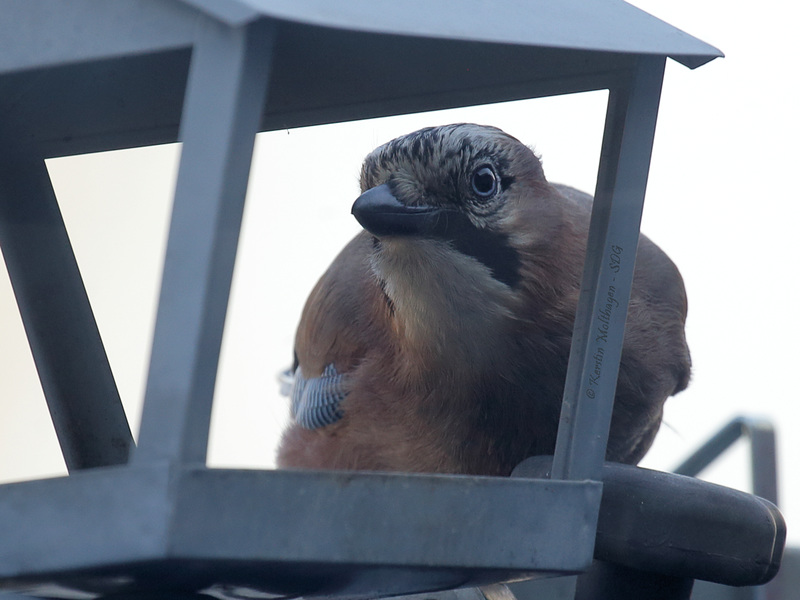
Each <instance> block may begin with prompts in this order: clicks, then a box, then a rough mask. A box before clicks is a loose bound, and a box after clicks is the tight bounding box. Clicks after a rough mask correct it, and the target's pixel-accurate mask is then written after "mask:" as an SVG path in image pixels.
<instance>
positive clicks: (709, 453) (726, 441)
mask: <svg viewBox="0 0 800 600" xmlns="http://www.w3.org/2000/svg"><path fill="white" fill-rule="evenodd" d="M743 437H744V438H748V440H749V442H750V472H751V475H752V485H753V493H754V494H755V495H756V496H760V497H761V498H764V499H766V500H769V501H770V502H772V503H773V504H776V505H777V504H778V459H777V450H776V443H775V428H774V427H773V425H772V423H770V422H769V421H766V420H764V419H759V418H753V417H744V416H742V417H737V418H735V419H733V420H732V421H731V422H730V423H728V424H727V425H725V426H724V427H723V428H722V429H720V430H719V431H718V432H717V433H716V434H714V435H713V436H712V437H711V439H709V440H708V441H707V442H706V443H705V444H703V445H702V446H701V447H700V448H698V449H697V450H695V451H694V452H693V453H692V455H691V456H689V457H688V458H686V459H685V460H684V461H683V462H682V463H681V464H680V465H678V466H677V467H676V468H675V469H674V472H675V473H679V474H681V475H689V476H690V477H695V476H697V475H699V474H700V473H701V472H702V471H703V469H705V468H706V467H707V466H709V465H710V464H711V463H712V462H714V461H715V460H716V459H717V458H719V456H720V455H722V454H723V453H724V452H725V451H726V450H727V449H728V448H730V447H731V446H732V445H733V444H734V442H736V441H737V440H739V439H741V438H743Z"/></svg>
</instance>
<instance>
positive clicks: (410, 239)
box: [278, 124, 690, 476]
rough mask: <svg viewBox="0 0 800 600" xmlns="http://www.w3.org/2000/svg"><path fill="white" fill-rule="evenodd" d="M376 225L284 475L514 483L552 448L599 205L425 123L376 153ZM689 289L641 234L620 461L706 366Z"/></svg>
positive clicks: (333, 297)
mask: <svg viewBox="0 0 800 600" xmlns="http://www.w3.org/2000/svg"><path fill="white" fill-rule="evenodd" d="M361 189H362V192H363V193H362V194H361V196H360V197H359V198H358V199H357V200H356V201H355V204H354V205H353V214H354V216H355V217H356V219H357V220H358V222H359V223H360V224H361V225H362V226H363V228H364V231H362V232H361V233H359V234H358V235H357V236H356V237H355V238H354V239H353V240H352V241H351V242H350V243H349V244H348V245H347V246H346V247H345V248H344V249H343V250H342V252H341V253H340V254H339V256H338V257H337V258H336V259H335V260H334V261H333V264H331V266H330V268H329V269H328V271H327V272H326V273H325V274H324V275H323V276H322V278H321V279H320V280H319V282H318V283H317V285H316V287H315V288H314V289H313V291H312V292H311V295H310V296H309V298H308V301H307V303H306V305H305V308H304V310H303V313H302V317H301V320H300V324H299V327H298V330H297V336H296V340H295V363H294V367H293V371H294V383H293V389H292V416H293V420H292V422H291V424H290V425H289V427H288V428H287V430H286V431H285V432H284V435H283V438H282V441H281V445H280V448H279V450H278V464H279V466H281V467H299V468H322V469H357V470H392V471H412V472H413V471H416V472H439V473H464V474H478V475H501V476H502V475H508V474H509V473H510V472H511V470H512V469H513V468H514V467H515V466H516V465H517V464H518V463H519V462H521V461H522V460H523V459H525V458H527V457H528V456H532V455H537V454H552V453H553V450H554V447H555V438H556V431H557V428H558V422H559V412H560V406H561V398H562V393H563V388H564V379H565V374H566V366H567V357H568V355H569V348H570V340H571V334H572V328H573V324H574V319H575V311H576V305H577V298H578V293H579V281H580V277H581V273H582V267H583V258H584V253H585V246H586V238H587V231H588V225H589V216H590V211H591V202H592V198H591V196H589V195H588V194H584V193H582V192H579V191H577V190H574V189H572V188H568V187H565V186H558V185H553V184H550V183H548V182H547V180H546V179H545V176H544V173H543V171H542V167H541V164H540V162H539V159H538V158H537V156H536V155H535V154H534V153H533V152H532V151H531V150H530V149H529V148H528V147H526V146H525V145H523V144H522V143H520V142H519V141H518V140H516V139H515V138H513V137H511V136H510V135H507V134H506V133H504V132H503V131H501V130H499V129H496V128H493V127H484V126H478V125H472V124H457V125H448V126H443V127H434V128H426V129H422V130H420V131H417V132H414V133H411V134H408V135H405V136H403V137H400V138H397V139H395V140H393V141H390V142H388V143H386V144H384V145H383V146H381V147H379V148H377V149H376V150H374V151H373V152H372V153H371V154H370V155H369V156H367V158H366V160H365V162H364V165H363V168H362V171H361ZM685 318H686V294H685V291H684V286H683V281H682V279H681V276H680V274H679V272H678V270H677V268H676V267H675V265H674V264H673V263H672V261H671V260H670V259H669V258H668V257H667V256H666V254H664V252H663V251H662V250H661V249H659V248H658V247H657V246H656V245H655V244H653V243H652V242H651V241H650V240H649V239H647V238H646V237H644V236H641V237H640V240H639V248H638V256H637V260H636V267H635V276H634V282H633V290H632V293H631V300H630V308H629V312H628V317H627V324H626V328H625V342H624V347H623V352H622V364H621V368H620V374H619V380H618V384H617V392H616V397H615V405H614V413H613V418H612V424H611V434H610V439H609V444H608V450H607V454H606V458H607V459H608V460H612V461H620V462H626V463H636V462H638V461H639V460H640V459H641V458H642V456H643V455H644V454H645V452H646V451H647V450H648V449H649V447H650V445H651V444H652V442H653V438H654V436H655V434H656V432H657V431H658V428H659V425H660V423H661V418H662V407H663V404H664V401H665V400H666V399H667V397H669V396H670V395H672V394H675V393H677V392H680V391H681V390H683V389H684V388H685V387H686V385H687V383H688V380H689V372H690V358H689V351H688V348H687V345H686V340H685V336H684V321H685Z"/></svg>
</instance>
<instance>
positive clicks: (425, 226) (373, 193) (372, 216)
mask: <svg viewBox="0 0 800 600" xmlns="http://www.w3.org/2000/svg"><path fill="white" fill-rule="evenodd" d="M445 212H449V211H444V210H442V209H440V208H436V207H433V206H406V205H405V204H403V203H402V202H400V201H399V200H398V199H397V198H395V196H394V194H392V192H391V190H390V189H389V186H388V185H387V184H385V183H384V184H382V185H379V186H376V187H374V188H370V189H368V190H367V191H366V192H364V193H363V194H361V195H360V196H359V197H358V198H357V199H356V201H355V202H354V203H353V209H352V213H353V216H354V217H355V218H356V221H358V222H359V224H360V225H361V226H362V227H363V228H364V229H366V230H367V231H369V232H370V233H371V234H372V235H374V236H376V237H383V236H387V235H402V236H406V235H413V236H426V237H427V236H432V235H435V233H436V229H437V228H438V227H440V226H441V225H440V221H441V219H442V217H444V218H445V220H446V219H447V217H446V215H444V214H443V213H445Z"/></svg>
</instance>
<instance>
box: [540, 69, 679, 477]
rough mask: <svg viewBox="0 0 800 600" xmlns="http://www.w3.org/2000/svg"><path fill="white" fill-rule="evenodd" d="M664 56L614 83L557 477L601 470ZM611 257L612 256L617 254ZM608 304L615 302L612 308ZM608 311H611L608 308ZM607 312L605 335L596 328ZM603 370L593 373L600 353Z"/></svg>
mask: <svg viewBox="0 0 800 600" xmlns="http://www.w3.org/2000/svg"><path fill="white" fill-rule="evenodd" d="M664 63H665V59H664V58H663V57H655V56H643V57H639V58H638V60H637V64H636V67H635V69H634V71H633V73H632V77H631V80H630V81H629V82H627V83H626V84H625V85H622V86H620V87H618V88H615V89H611V90H610V91H609V102H608V112H607V115H606V127H605V134H604V137H603V146H602V150H601V156H600V167H599V175H598V180H597V189H596V191H595V201H594V207H593V209H592V221H591V225H590V228H589V238H588V242H587V248H586V262H585V265H584V273H583V281H582V284H581V295H580V299H579V302H578V312H577V315H576V319H575V329H574V332H573V338H572V347H571V350H570V360H569V367H568V369H567V377H566V384H565V388H564V399H563V405H562V409H561V421H560V424H559V429H558V439H557V441H556V450H555V458H554V462H553V478H554V479H596V480H599V479H600V477H601V467H602V464H603V461H604V460H605V450H606V444H607V442H608V432H609V427H610V424H611V412H612V409H613V402H614V393H615V391H616V384H617V372H618V370H619V360H620V356H621V353H622V341H623V334H624V326H625V318H626V315H627V308H628V300H629V298H630V289H631V283H632V281H633V269H634V263H635V259H636V248H637V246H638V240H639V224H640V222H641V217H642V205H643V203H644V194H645V189H646V186H647V175H648V171H649V167H650V154H651V152H652V148H653V136H654V134H655V125H656V116H657V113H658V103H659V98H660V95H661V83H662V80H663V76H664ZM612 258H613V260H612ZM607 305H610V306H611V308H608V309H607ZM609 313H610V314H609ZM601 315H602V320H604V322H608V325H609V329H608V335H607V337H606V336H603V337H601V338H599V337H598V336H597V335H596V331H597V330H598V326H599V324H600V322H601ZM598 354H602V372H601V374H600V376H599V377H597V376H596V375H595V364H596V359H595V356H597V355H598Z"/></svg>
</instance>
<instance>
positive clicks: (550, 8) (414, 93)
mask: <svg viewBox="0 0 800 600" xmlns="http://www.w3.org/2000/svg"><path fill="white" fill-rule="evenodd" d="M2 2H3V3H2V5H0V8H2V13H1V14H2V15H3V19H2V20H1V21H0V22H1V23H2V25H0V33H2V35H3V38H2V39H4V41H6V42H7V45H8V46H10V47H13V48H14V51H13V52H11V53H9V54H8V55H6V54H5V53H4V56H3V57H2V59H0V60H3V61H4V62H0V114H3V115H5V118H8V119H13V120H15V121H17V122H19V123H21V124H23V125H24V127H25V128H26V130H27V131H28V134H29V135H30V136H31V137H32V139H34V140H35V141H36V143H37V144H38V146H39V147H40V150H41V152H42V153H43V154H45V155H46V156H56V155H65V154H75V153H85V152H96V151H100V150H109V149H114V148H124V147H131V146H137V145H146V144H156V143H165V142H173V141H176V140H177V139H178V125H179V120H180V114H181V106H182V102H183V89H184V84H185V81H186V76H187V72H188V67H189V49H190V47H191V45H192V43H193V40H194V31H195V27H196V25H197V21H198V19H199V18H200V16H199V15H197V14H196V13H195V12H193V10H192V9H191V8H190V7H189V6H188V5H186V4H184V3H182V2H179V0H106V1H105V2H103V3H102V8H100V9H98V7H97V6H96V3H95V2H93V1H92V0H75V1H73V2H60V1H58V0H35V1H31V0H2ZM207 4H208V5H209V6H210V5H211V4H214V5H215V6H217V7H219V8H220V11H222V12H225V13H227V11H228V10H239V9H238V8H237V7H238V6H241V4H240V3H237V2H233V1H228V2H225V1H221V0H217V2H215V3H207ZM505 4H506V5H507V10H506V11H504V10H502V4H500V5H493V7H492V10H490V11H483V10H482V9H481V10H478V11H476V12H474V11H468V10H465V8H464V6H463V5H462V4H461V3H460V2H455V1H451V2H448V3H442V2H437V3H418V2H414V3H412V4H408V3H396V4H387V3H371V2H370V3H365V2H354V1H351V2H347V3H343V2H340V3H333V4H331V3H313V2H305V3H297V5H296V6H295V4H294V3H287V2H277V1H276V2H274V4H271V5H270V6H272V8H271V10H272V11H274V12H275V13H276V14H280V15H282V18H281V19H278V20H275V21H274V25H275V27H276V51H275V57H274V65H273V73H272V77H271V90H272V92H271V94H270V97H269V98H268V100H267V102H266V103H265V105H264V118H263V121H262V129H265V130H269V129H280V128H288V127H298V126H302V125H310V124H316V123H325V122H333V121H342V120H350V119H359V118H366V117H371V116H383V115H390V114H398V113H407V112H416V111H422V110H432V109H437V108H447V107H452V106H463V105H468V104H480V103H487V102H498V101H503V100H512V99H520V98H529V97H533V96H537V95H548V94H558V93H568V92H571V91H582V90H587V89H598V88H599V87H604V86H606V85H609V82H613V81H614V80H615V77H616V76H617V75H619V73H620V72H621V70H624V69H627V68H629V67H630V60H631V57H633V56H635V53H636V52H644V53H656V54H658V53H662V54H661V55H662V56H663V55H674V56H675V57H676V58H680V57H682V56H684V54H682V53H684V52H689V53H690V54H691V53H696V56H697V57H698V60H701V61H706V60H710V59H712V58H714V57H716V56H720V55H721V54H720V53H719V51H718V50H716V49H715V48H712V47H711V46H708V45H706V44H704V43H702V42H699V41H698V40H695V39H694V38H692V37H690V36H687V35H685V34H682V33H680V32H677V30H674V28H671V27H669V26H667V25H666V24H664V23H662V22H660V21H658V20H656V19H654V18H652V17H649V16H647V15H644V13H641V11H638V10H637V9H634V8H632V7H630V6H627V5H625V4H624V3H621V2H617V1H609V0H604V1H602V2H593V3H577V2H574V1H571V2H569V3H563V2H550V3H546V2H540V3H537V6H536V7H533V5H527V4H526V5H525V6H524V7H521V5H520V3H519V2H518V1H517V2H513V1H507V2H506V3H505ZM323 5H324V6H323ZM418 5H419V6H418ZM266 6H267V3H261V4H260V6H259V10H262V9H263V10H264V12H269V11H267V10H265V9H264V7H266ZM292 7H294V8H292ZM523 8H524V9H523ZM412 9H413V10H412ZM609 9H613V11H614V15H612V17H613V18H609V16H608V15H606V18H603V19H598V18H596V17H597V14H598V11H601V12H602V11H605V10H609ZM292 11H293V12H292ZM381 11H386V15H387V16H386V17H384V18H383V19H379V18H378V17H377V16H375V13H376V12H381ZM420 11H422V12H420ZM218 12H219V11H218ZM290 13H292V14H294V16H293V17H292V14H290ZM295 13H296V14H295ZM398 13H402V18H399V17H397V18H395V16H396V15H397V14H398ZM484 13H485V14H484ZM617 13H619V18H617V16H616V15H617ZM474 14H478V15H481V18H479V19H475V18H473V16H472V15H474ZM312 15H316V16H313V18H312ZM422 15H427V16H425V18H423V16H422ZM501 15H505V16H502V17H501ZM284 18H285V19H286V20H283V19H284ZM387 18H388V19H389V22H387V21H386V20H385V19H387ZM499 18H502V19H504V23H506V25H507V26H509V27H512V28H513V30H514V31H517V32H518V33H517V34H515V35H514V36H511V37H508V36H507V35H506V34H507V32H506V31H505V30H503V29H496V28H495V29H493V28H491V27H488V26H487V22H486V19H492V20H494V19H499ZM559 18H567V19H568V20H567V21H565V23H568V25H564V24H561V25H560V26H559V27H555V26H554V25H553V24H554V23H556V22H559V21H558V20H559ZM370 19H372V20H370ZM443 20H444V21H445V22H444V23H443V22H442V21H443ZM348 23H350V25H348ZM576 23H581V24H582V25H581V27H577V26H576ZM642 27H643V28H644V29H643V30H642V29H640V28H642ZM620 30H622V31H624V34H623V35H620V33H619V32H620ZM87 31H91V32H92V34H91V35H87V33H86V32H87ZM400 32H402V34H400ZM633 32H640V34H637V35H633ZM387 34H389V35H387ZM579 34H580V35H579ZM581 35H584V36H589V38H592V37H599V38H601V39H602V40H603V45H602V48H603V51H602V52H592V51H591V50H592V48H595V47H597V44H595V43H588V42H586V43H582V42H581V41H580V40H581ZM556 36H565V39H564V40H562V41H561V42H560V45H557V44H555V43H554V41H553V40H554V39H556ZM551 43H553V44H554V45H552V46H548V44H551ZM570 44H572V45H573V46H570ZM565 46H566V47H569V48H573V49H565ZM692 55H693V56H694V54H692ZM418 65H424V67H422V68H417V66H418ZM54 105H57V106H58V110H53V106H54Z"/></svg>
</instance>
